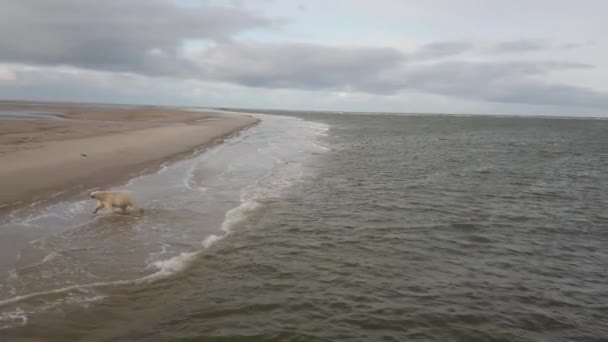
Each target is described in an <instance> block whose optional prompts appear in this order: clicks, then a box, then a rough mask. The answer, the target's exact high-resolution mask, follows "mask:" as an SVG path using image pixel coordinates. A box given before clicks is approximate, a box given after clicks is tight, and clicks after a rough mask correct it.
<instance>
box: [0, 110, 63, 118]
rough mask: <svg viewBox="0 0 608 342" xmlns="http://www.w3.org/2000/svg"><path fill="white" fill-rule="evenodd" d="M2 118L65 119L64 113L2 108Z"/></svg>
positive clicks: (0, 114)
mask: <svg viewBox="0 0 608 342" xmlns="http://www.w3.org/2000/svg"><path fill="white" fill-rule="evenodd" d="M0 120H50V121H60V120H65V118H64V117H63V116H62V113H55V112H34V111H29V110H0Z"/></svg>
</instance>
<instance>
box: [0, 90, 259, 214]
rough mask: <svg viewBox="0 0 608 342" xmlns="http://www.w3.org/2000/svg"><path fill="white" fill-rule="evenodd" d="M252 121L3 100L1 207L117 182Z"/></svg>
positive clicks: (217, 115)
mask: <svg viewBox="0 0 608 342" xmlns="http://www.w3.org/2000/svg"><path fill="white" fill-rule="evenodd" d="M16 115H18V116H19V118H20V119H15V117H14V116H16ZM3 116H4V117H3ZM256 122H257V119H255V118H253V117H251V116H248V115H239V114H230V113H220V112H198V111H188V110H185V109H179V108H166V107H152V106H103V105H88V104H60V103H30V102H0V161H1V162H0V189H2V190H1V191H0V212H4V211H8V210H11V209H14V208H16V207H18V206H22V205H26V204H28V203H32V202H36V201H40V200H45V199H48V198H49V197H54V198H61V197H67V196H72V195H75V194H78V193H81V192H82V191H85V190H87V189H93V188H102V187H110V186H115V185H119V184H120V183H121V182H124V181H126V180H128V179H129V178H131V177H133V176H134V175H136V174H138V173H141V172H143V171H145V170H148V169H152V168H154V167H158V166H159V165H160V164H162V163H163V162H165V161H167V160H170V159H172V158H177V157H179V156H180V155H183V154H185V153H191V152H192V151H193V150H195V149H197V148H200V147H203V146H205V145H208V144H212V143H214V142H217V141H220V140H221V139H222V138H223V137H225V136H227V135H230V134H232V133H234V132H236V131H238V130H240V129H243V128H245V127H248V126H250V125H253V124H255V123H256Z"/></svg>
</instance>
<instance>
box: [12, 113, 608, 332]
mask: <svg viewBox="0 0 608 342" xmlns="http://www.w3.org/2000/svg"><path fill="white" fill-rule="evenodd" d="M305 118H306V120H307V121H304V120H301V119H296V118H291V117H281V116H268V117H265V120H264V121H263V122H262V124H261V125H259V126H257V127H255V128H253V129H251V130H249V131H247V132H245V133H244V134H243V135H241V136H239V137H236V138H233V139H231V140H229V141H228V143H226V144H224V145H221V146H219V147H217V148H215V149H212V150H211V151H208V152H207V153H204V154H201V155H199V156H196V157H194V158H192V159H190V160H185V161H182V162H179V163H176V164H173V165H167V166H166V168H165V169H164V170H163V171H161V172H160V173H159V174H157V175H151V176H144V177H140V178H138V179H136V180H134V181H132V182H131V183H130V184H128V186H127V188H130V189H132V190H135V192H136V193H137V195H138V196H139V197H141V199H142V202H143V203H144V206H145V207H146V208H147V211H146V213H145V214H144V215H143V216H141V217H139V216H110V215H102V216H100V217H97V218H95V219H92V218H91V215H90V213H89V211H90V210H92V206H93V205H94V204H93V203H90V204H89V202H90V201H83V202H79V201H75V202H70V203H63V204H58V205H57V206H55V207H53V208H49V209H48V210H47V211H45V212H42V213H41V212H34V213H23V212H22V213H18V215H21V216H20V218H19V219H17V216H14V217H13V218H12V220H13V221H12V222H13V223H10V222H9V223H6V222H5V223H4V224H5V225H4V226H3V227H4V228H6V227H8V225H10V224H17V223H19V224H22V225H24V228H22V229H33V230H36V229H38V230H43V231H44V232H45V234H47V235H45V237H44V238H40V239H39V240H38V241H36V242H33V243H31V244H30V246H29V247H28V248H25V249H24V250H23V251H22V254H21V256H20V260H19V262H18V263H17V267H16V269H15V270H14V271H13V272H12V273H11V275H10V276H9V277H8V278H7V280H6V281H3V283H2V284H3V289H4V291H5V295H4V297H3V298H5V302H3V303H0V305H1V306H0V310H2V314H3V316H2V317H3V318H2V322H3V324H4V325H5V329H4V330H0V336H2V335H4V336H6V337H10V338H11V339H15V340H18V338H21V337H26V336H27V337H28V338H33V339H34V340H77V339H82V340H87V341H97V340H100V341H106V340H129V341H133V340H141V341H175V340H188V341H193V340H201V339H202V340H205V341H216V340H218V341H219V340H226V341H228V340H229V341H240V340H255V341H317V340H321V341H336V340H346V341H376V340H384V341H404V340H407V341H601V340H603V339H604V338H605V337H606V336H608V324H607V322H608V321H606V319H605V317H607V315H608V311H607V310H608V288H607V287H606V286H605V284H606V281H607V280H608V278H607V277H608V276H607V275H606V266H605V265H607V264H608V253H606V251H605V248H604V246H605V245H606V243H607V242H608V241H607V240H608V234H607V231H606V228H607V227H608V224H607V223H608V216H606V214H605V208H606V204H607V203H608V198H607V195H606V194H607V191H606V190H608V189H607V184H608V182H607V181H608V180H607V179H606V177H607V176H606V174H605V172H603V170H605V169H606V168H607V167H608V158H607V155H608V141H607V140H606V139H607V138H606V136H607V135H606V133H608V122H606V121H596V120H566V119H534V118H527V119H526V118H494V117H438V116H404V117H399V116H381V117H375V116H369V115H363V116H356V115H328V116H322V115H308V116H305ZM328 129H329V130H328ZM89 205H90V207H89ZM41 215H42V216H41ZM70 224H72V225H71V226H70ZM228 232H229V234H228V235H226V233H228ZM50 233H53V234H50ZM40 279H44V280H43V281H40ZM32 294H34V295H32ZM16 296H22V297H16ZM28 296H29V297H28ZM26 320H27V321H26ZM126 322H128V323H126Z"/></svg>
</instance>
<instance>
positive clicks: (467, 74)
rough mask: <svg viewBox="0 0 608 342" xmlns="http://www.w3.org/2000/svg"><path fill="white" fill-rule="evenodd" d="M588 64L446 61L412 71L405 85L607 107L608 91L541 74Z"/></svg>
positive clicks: (497, 99)
mask: <svg viewBox="0 0 608 342" xmlns="http://www.w3.org/2000/svg"><path fill="white" fill-rule="evenodd" d="M588 68H591V66H589V65H585V64H579V63H561V62H507V63H503V62H495V63H489V62H488V63H471V62H468V63H467V62H446V63H440V64H436V65H432V66H429V67H426V68H420V69H417V70H412V71H410V72H408V73H407V77H406V81H405V82H404V84H403V86H404V87H405V88H407V89H414V90H417V91H423V92H428V93H433V94H440V95H447V96H455V97H460V98H468V99H473V100H484V101H494V102H504V103H522V104H534V105H566V106H587V107H606V106H608V93H605V92H598V91H595V90H593V89H589V88H584V87H577V86H571V85H567V84H560V83H552V82H549V81H546V80H543V79H541V78H540V77H539V76H543V75H546V74H548V73H550V72H552V71H558V70H567V69H588Z"/></svg>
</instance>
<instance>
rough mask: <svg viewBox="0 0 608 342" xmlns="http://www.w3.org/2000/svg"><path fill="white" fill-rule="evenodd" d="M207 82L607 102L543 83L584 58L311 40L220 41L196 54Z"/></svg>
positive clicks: (551, 101) (591, 92)
mask: <svg viewBox="0 0 608 342" xmlns="http://www.w3.org/2000/svg"><path fill="white" fill-rule="evenodd" d="M195 59H196V62H195V63H196V64H197V66H198V67H199V68H200V70H201V71H200V72H201V76H202V77H203V78H204V79H213V80H217V81H222V82H228V83H233V84H240V85H244V86H248V87H258V88H271V89H272V88H292V89H306V90H337V89H338V90H348V91H358V92H365V93H370V94H398V93H399V92H401V91H412V90H413V91H419V92H426V93H432V94H440V95H446V96H454V97H460V98H468V99H474V100H485V101H495V102H508V103H526V104H544V105H550V104H563V105H572V106H608V94H605V93H601V92H596V91H594V90H592V89H587V88H582V87H575V86H569V85H566V84H559V83H551V82H548V81H544V80H543V79H544V77H545V76H547V75H549V74H550V73H552V72H556V71H561V70H572V69H579V70H586V69H590V68H592V66H590V65H587V64H582V63H569V62H556V61H544V62H537V61H529V62H456V61H449V62H439V63H438V62H435V63H424V64H419V63H410V62H411V58H409V56H408V55H406V54H403V53H401V52H400V51H398V50H394V49H388V48H338V47H329V46H320V45H310V44H220V45H217V46H215V47H212V48H210V49H208V50H206V51H204V52H203V53H202V54H200V55H198V56H196V57H195Z"/></svg>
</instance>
